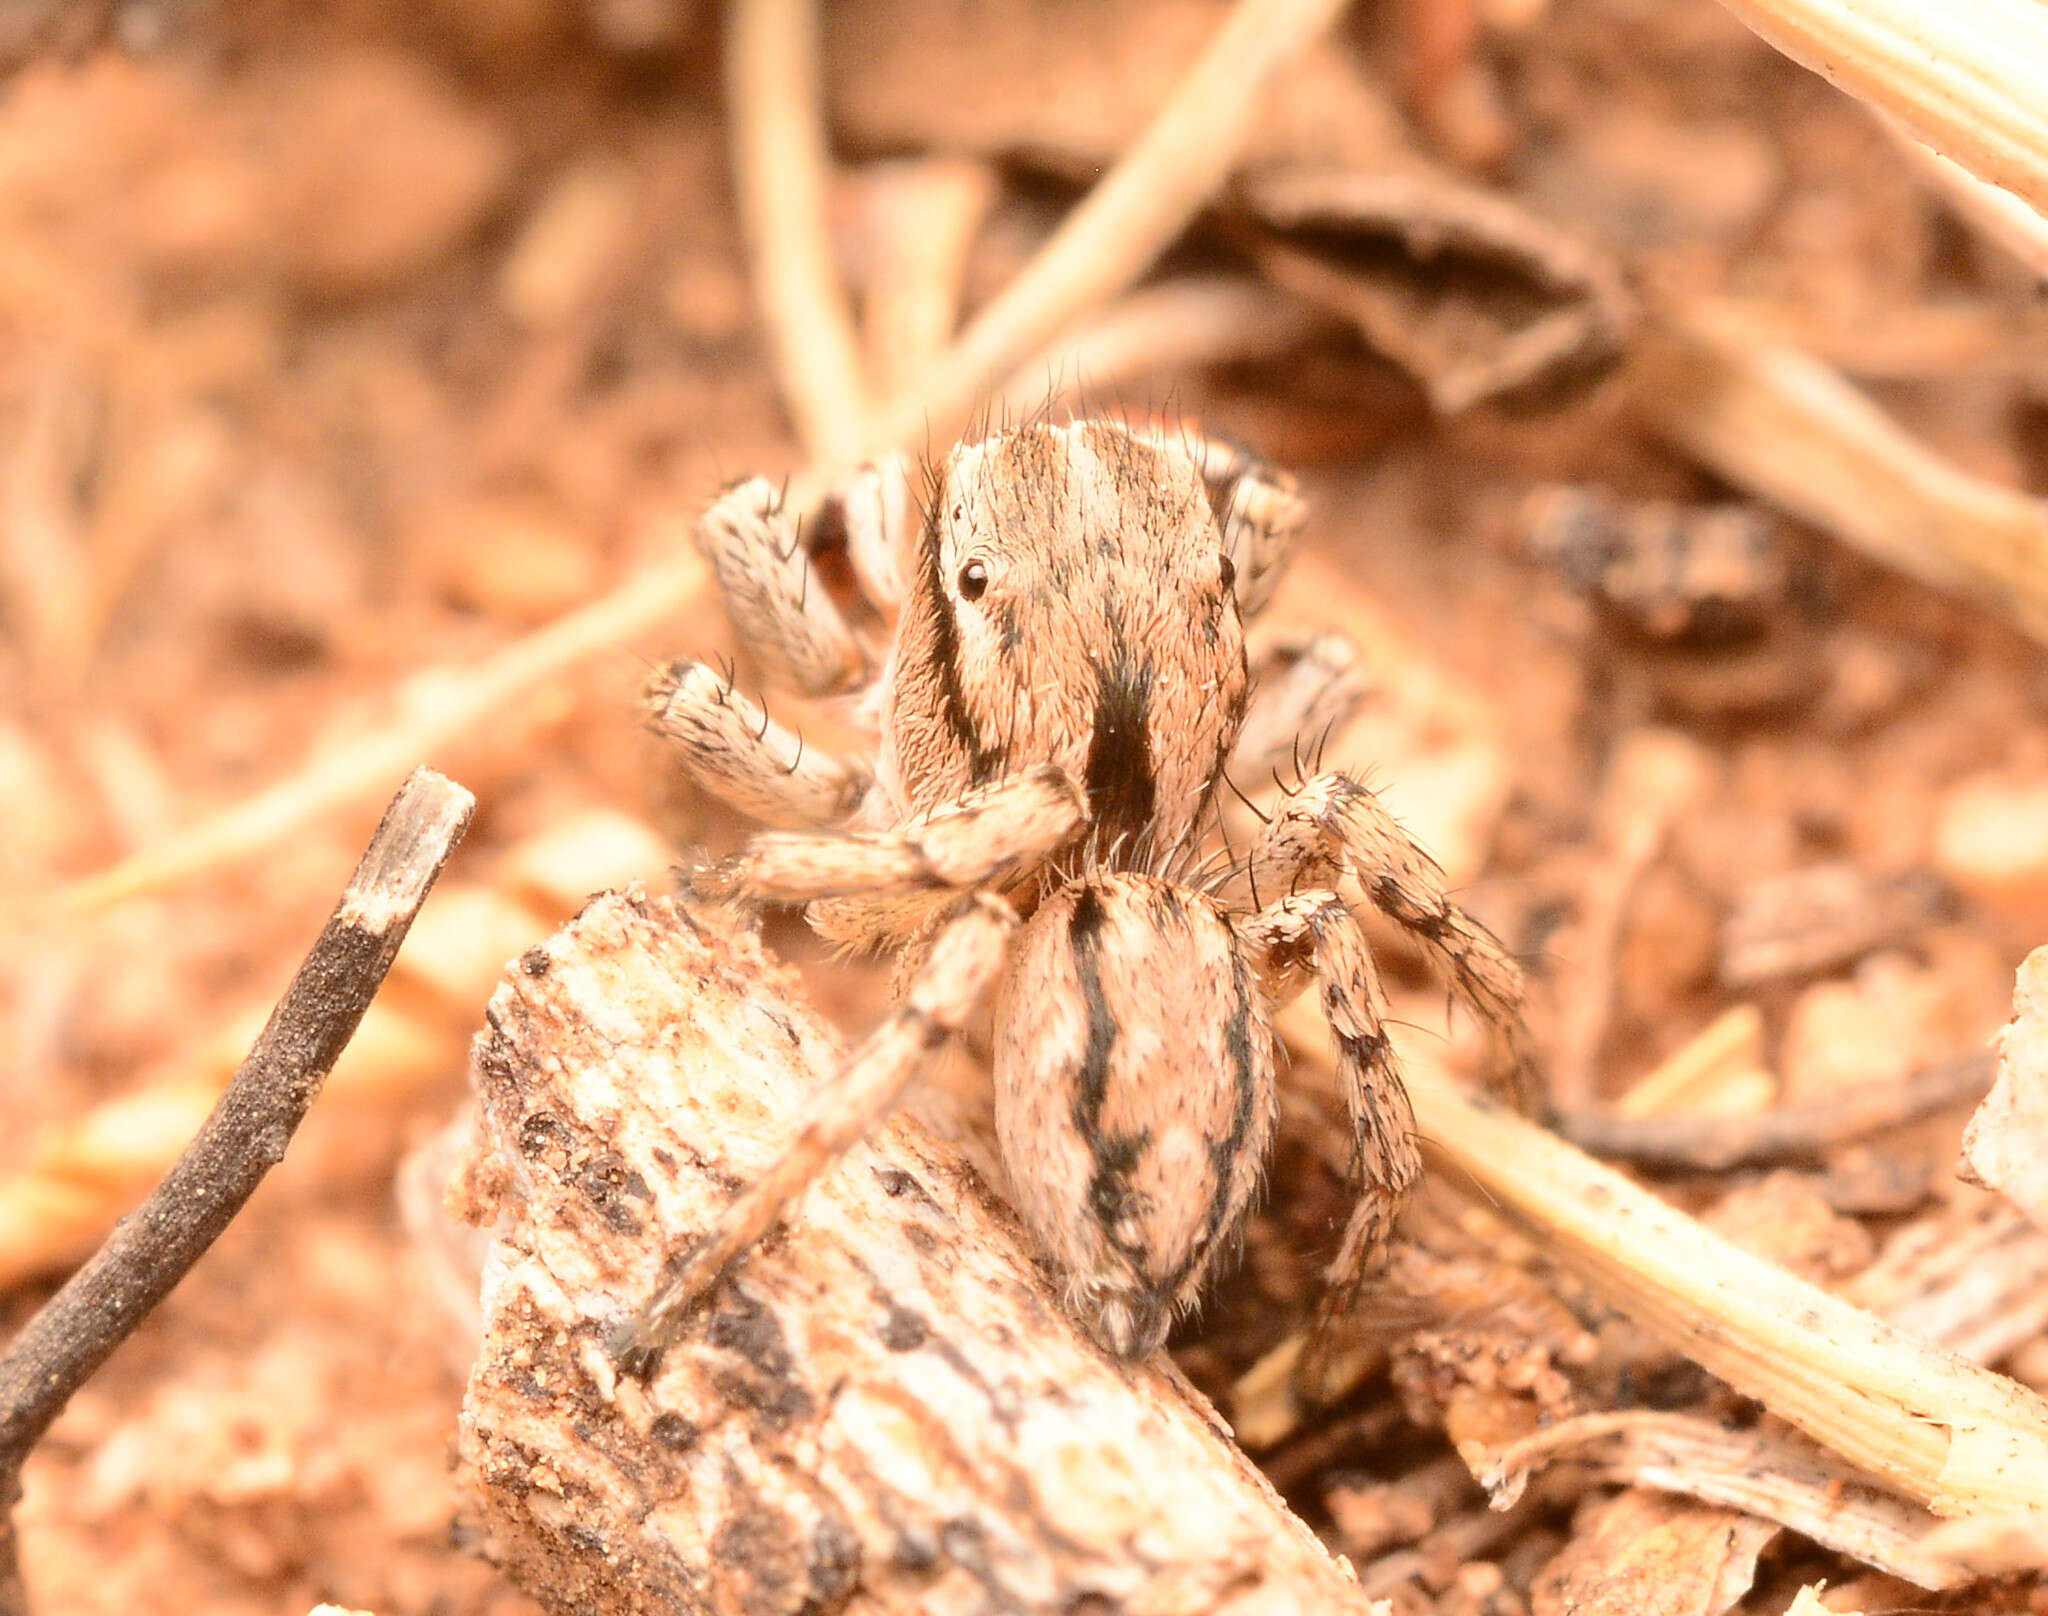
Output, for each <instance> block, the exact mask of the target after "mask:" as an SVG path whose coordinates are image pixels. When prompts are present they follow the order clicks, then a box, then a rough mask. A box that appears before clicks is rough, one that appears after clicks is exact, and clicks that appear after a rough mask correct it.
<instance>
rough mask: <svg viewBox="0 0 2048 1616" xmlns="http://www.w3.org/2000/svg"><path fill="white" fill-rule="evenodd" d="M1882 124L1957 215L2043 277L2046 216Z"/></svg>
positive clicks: (2047, 261) (2047, 267)
mask: <svg viewBox="0 0 2048 1616" xmlns="http://www.w3.org/2000/svg"><path fill="white" fill-rule="evenodd" d="M1883 121H1884V125H1885V127H1886V128H1887V129H1889V130H1890V131H1891V132H1892V133H1893V134H1894V135H1895V136H1896V137H1897V138H1898V142H1899V149H1900V150H1901V151H1903V152H1904V153H1905V154H1906V160H1907V161H1908V162H1910V163H1911V164H1912V165H1913V166H1914V167H1915V168H1916V169H1918V170H1919V171H1920V173H1921V174H1922V175H1923V176H1924V177H1925V178H1926V180H1927V182H1928V184H1930V185H1932V186H1933V187H1934V188H1935V190H1937V191H1939V192H1940V193H1941V195H1942V196H1943V197H1944V198H1945V199H1946V200H1947V201H1948V203H1949V205H1950V206H1951V207H1953V208H1954V209H1955V210H1956V212H1957V213H1959V214H1961V215H1962V216H1963V217H1964V218H1965V219H1967V220H1969V221H1970V223H1971V224H1973V225H1974V226H1976V228H1977V229H1978V230H1980V231H1981V232H1983V234H1984V235H1985V236H1986V237H1988V238H1989V239H1990V240H1992V241H1995V242H1996V243H1997V244H1998V245H1999V246H2001V247H2003V248H2004V249H2005V250H2006V251H2007V252H2009V253H2011V254H2012V255H2013V257H2015V258H2017V259H2018V260H2019V261H2020V262H2021V263H2022V264H2025V265H2026V266H2027V268H2029V269H2031V270H2032V271H2033V272H2034V273H2035V274H2037V275H2048V216H2044V215H2043V214H2042V213H2041V212H2040V211H2039V210H2038V209H2036V208H2034V207H2032V206H2030V205H2029V204H2028V203H2027V202H2025V201H2024V200H2022V199H2021V198H2020V197H2017V196H2015V195H2014V194H2013V193H2012V192H2011V191H2008V190H2006V189H2005V188H2004V187H2003V186H1998V185H1991V184H1987V183H1986V182H1985V181H1983V180H1980V179H1978V178H1977V176H1976V175H1974V174H1972V173H1971V172H1970V171H1969V170H1968V169H1967V168H1965V167H1963V165H1962V164H1960V163H1957V162H1954V161H1952V160H1950V159H1949V158H1946V157H1944V156H1942V155H1941V153H1940V152H1938V151H1936V150H1934V149H1933V148H1932V147H1931V146H1926V145H1923V144H1921V142H1919V141H1918V140H1915V139H1914V138H1913V135H1912V132H1911V131H1910V130H1908V129H1905V128H1903V127H1901V126H1900V124H1899V121H1898V120H1897V119H1896V118H1886V119H1884V120H1883Z"/></svg>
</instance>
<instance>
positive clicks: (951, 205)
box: [860, 157, 1002, 397]
mask: <svg viewBox="0 0 2048 1616" xmlns="http://www.w3.org/2000/svg"><path fill="white" fill-rule="evenodd" d="M861 189H862V193H863V201H864V203H865V207H864V208H863V210H862V211H863V215H864V217H865V220H866V223H867V228H866V230H865V235H866V236H867V238H868V258H867V262H866V266H865V272H864V273H863V274H862V276H861V283H862V284H861V311H860V312H861V340H862V347H863V349H864V351H865V354H866V357H867V371H868V375H869V377H870V378H871V380H872V382H873V384H874V387H875V390H876V391H877V392H878V393H880V394H882V395H883V396H885V397H886V396H892V395H894V394H896V393H899V392H901V391H902V390H903V389H904V388H906V387H908V386H910V385H911V384H913V383H914V382H915V381H916V380H917V378H918V376H919V374H920V373H921V372H922V371H923V370H924V368H925V366H926V365H928V364H929V363H931V361H932V359H933V358H934V357H935V356H936V355H938V354H939V353H941V352H943V351H944V350H945V346H946V344H947V343H948V342H950V341H951V340H952V338H953V332H954V330H955V329H956V328H957V326H958V325H959V321H960V292H961V279H962V276H963V275H964V274H965V272H966V268H967V255H968V251H969V249H971V248H972V247H973V245H974V238H975V235H976V234H977V232H979V230H980V229H981V225H982V221H983V220H985V219H986V218H987V217H988V211H989V209H990V207H992V206H993V205H994V203H995V200H996V197H997V196H998V195H999V194H1000V192H1001V189H1002V187H1001V184H1000V182H999V180H998V177H997V174H996V171H995V169H994V168H993V167H992V166H991V165H989V164H987V163H980V162H975V161H973V160H972V159H969V158H947V157H932V158H920V159H907V160H903V161H892V162H885V163H877V164H875V165H874V166H873V167H871V168H869V169H867V170H866V171H865V172H864V173H863V174H862V176H861Z"/></svg>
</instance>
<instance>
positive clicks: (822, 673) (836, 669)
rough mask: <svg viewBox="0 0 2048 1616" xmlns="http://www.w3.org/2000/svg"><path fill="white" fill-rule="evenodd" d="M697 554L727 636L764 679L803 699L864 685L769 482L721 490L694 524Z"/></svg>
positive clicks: (864, 666)
mask: <svg viewBox="0 0 2048 1616" xmlns="http://www.w3.org/2000/svg"><path fill="white" fill-rule="evenodd" d="M828 508H834V509H836V507H830V506H828ZM697 548H698V549H699V550H701V551H702V552H703V553H704V558H705V559H706V560H707V561H709V562H710V563H711V570H712V571H713V573H715V574H716V575H717V578H718V586H719V588H720V589H721V590H722V591H723V592H724V594H725V605H726V611H727V613H728V614H729V615H730V616H731V618H732V626H733V632H734V633H735V634H737V635H738V636H739V642H740V644H742V645H744V646H746V647H747V648H748V649H749V650H750V651H752V652H753V654H754V655H755V657H756V658H757V659H758V660H759V661H760V663H761V666H762V669H763V671H764V672H765V673H766V674H767V675H768V676H769V677H770V678H771V679H772V680H774V681H775V682H777V683H779V684H782V685H784V686H786V687H788V688H790V689H793V690H797V691H801V692H802V693H803V694H804V695H806V696H829V695H834V694H838V693H840V692H843V691H848V690H852V689H854V688H855V687H856V686H858V685H860V684H863V683H865V682H866V680H867V678H868V676H869V674H870V673H871V671H872V669H871V667H870V664H869V659H868V655H867V652H866V651H865V650H864V649H863V648H862V646H861V643H860V641H859V640H858V639H857V638H856V637H855V635H854V632H853V630H852V629H851V628H850V627H849V626H848V625H847V622H846V619H845V617H844V616H842V615H841V613H840V610H839V607H838V604H837V603H836V602H835V601H834V600H833V599H832V594H831V591H830V590H829V589H827V588H826V586H825V580H824V579H823V578H822V577H820V576H819V574H818V569H817V567H816V565H815V564H814V563H813V562H812V560H811V553H810V551H809V550H808V549H807V548H806V547H805V544H804V536H803V532H802V525H801V523H800V522H799V521H798V520H797V519H796V518H795V517H794V516H793V515H792V514H791V513H790V512H789V510H788V509H787V507H786V506H785V505H784V503H783V496H782V491H781V490H780V489H779V488H777V487H776V486H775V485H774V484H773V483H771V482H769V481H768V480H767V479H766V478H762V477H749V478H748V479H747V480H746V481H745V482H743V483H738V484H736V485H735V486H733V487H731V488H728V489H727V490H726V491H725V492H724V493H723V494H721V495H720V496H719V497H718V498H717V499H716V500H714V501H713V502H712V504H711V506H710V508H709V509H708V510H706V511H705V512H704V514H703V515H702V516H700V517H699V518H698V519H697Z"/></svg>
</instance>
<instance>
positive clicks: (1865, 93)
mask: <svg viewBox="0 0 2048 1616" xmlns="http://www.w3.org/2000/svg"><path fill="white" fill-rule="evenodd" d="M1722 4H1723V5H1725V6H1727V8H1728V9H1729V10H1730V11H1732V12H1734V13H1735V15H1736V16H1738V17H1740V18H1741V19H1742V20H1743V21H1744V22H1746V23H1748V24H1749V26H1750V27H1752V28H1754V29H1755V30H1756V31H1757V32H1758V33H1759V34H1761V35H1762V36H1763V37H1764V38H1765V39H1767V40H1769V41H1770V42H1771V43H1772V44H1773V45H1775V46H1777V47H1778V49H1779V50H1781V51H1783V52H1784V53H1785V54H1786V55H1787V56H1790V57H1791V58H1792V59H1793V60H1794V61H1796V62H1799V63H1801V64H1802V65H1803V66H1806V67H1809V68H1811V69H1813V71H1814V72H1816V73H1818V74H1820V75H1821V76H1822V77H1823V78H1825V79H1827V80H1828V81H1829V82H1830V83H1832V84H1834V85H1837V86H1838V87H1840V88H1841V89H1843V90H1846V91H1848V92H1849V94H1851V95H1853V96H1856V97H1857V98H1858V99H1860V100H1863V101H1867V102H1868V103H1870V105H1872V106H1874V107H1877V108H1878V109H1879V110H1881V111H1883V112H1886V113H1888V114H1890V115H1891V116H1892V117H1894V118H1896V119H1897V120H1898V121H1899V122H1900V123H1901V124H1902V125H1904V126H1905V128H1906V129H1907V130H1909V131H1910V132H1911V133H1912V134H1913V135H1914V136H1915V137H1916V138H1917V139H1919V140H1921V141H1924V142H1925V143H1926V144H1927V145H1928V146H1931V147H1932V148H1933V149H1934V150H1935V151H1937V152H1939V153H1941V154H1942V155H1943V156H1945V157H1948V158H1950V159H1952V160H1953V161H1955V162H1956V163H1959V164H1960V165H1961V166H1962V167H1964V168H1966V169H1968V170H1969V171H1970V173H1971V174H1973V175H1975V176H1976V177H1977V178H1978V179H1980V180H1983V181H1985V182H1987V183H1989V184H1991V185H1996V186H2001V187H2003V188H2004V189H2005V190H2007V191H2010V192H2012V193H2014V194H2015V195H2017V196H2019V197H2022V198H2024V199H2025V200H2026V201H2028V202H2030V203H2032V204H2033V206H2035V207H2036V208H2041V209H2048V10H2044V9H2043V8H2042V6H2041V5H2040V4H2039V3H2038V0H1970V3H1969V4H1967V5H1956V4H1946V3H1943V0H1722Z"/></svg>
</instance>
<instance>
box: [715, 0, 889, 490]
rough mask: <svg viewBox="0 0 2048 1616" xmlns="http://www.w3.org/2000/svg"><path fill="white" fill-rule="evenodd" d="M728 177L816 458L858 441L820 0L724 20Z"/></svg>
mask: <svg viewBox="0 0 2048 1616" xmlns="http://www.w3.org/2000/svg"><path fill="white" fill-rule="evenodd" d="M725 26H726V47H725V48H726V64H725V74H726V103H727V106H728V107H729V108H730V113H731V122H732V160H733V185H734V189H735V191H736V192H737V199H738V203H739V213H740V225H741V228H742V229H743V230H744V231H745V233H746V240H747V251H748V255H749V257H750V259H751V260H752V265H753V272H754V274H753V280H754V293H755V297H756V298H757V300H758V301H759V303H760V307H761V318H762V322H763V324H765V325H766V327H767V329H768V345H769V349H770V352H771V353H772V354H773V355H774V360H775V369H776V375H777V378H778V379H779V380H780V382H781V384H782V395H783V398H784V401H785V402H786V403H787V404H788V405H789V412H790V415H791V416H792V417H793V419H794V420H795V423H796V429H797V436H798V437H799V438H800V439H802V441H803V444H804V447H805V448H806V449H807V450H809V452H810V453H811V454H812V455H813V456H814V457H815V458H817V459H820V460H824V461H827V462H830V463H833V464H843V463H846V462H849V461H851V460H853V459H855V458H856V457H857V456H858V455H859V453H860V449H861V443H862V431H863V426H864V423H865V419H866V415H867V403H866V391H865V389H864V387H863V386H862V383H861V374H860V353H859V348H858V345H857V343H856V341H855V337H854V331H853V320H852V317H851V315H850V314H849V313H848V312H847V307H846V295H845V293H844V291H843V290H842V289H841V288H840V285H839V276H838V272H837V270H836V269H835V267H834V262H833V252H832V240H831V235H830V231H829V228H828V224H827V216H826V211H825V202H826V195H825V193H826V187H827V182H828V179H829V175H830V172H831V170H830V158H829V157H828V155H827V153H826V150H825V117H824V91H823V87H822V80H821V76H820V72H819V66H818V8H817V5H816V3H815V0H740V3H739V4H736V5H735V6H733V7H732V9H731V12H730V14H729V15H728V17H727V19H726V25H725Z"/></svg>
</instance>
